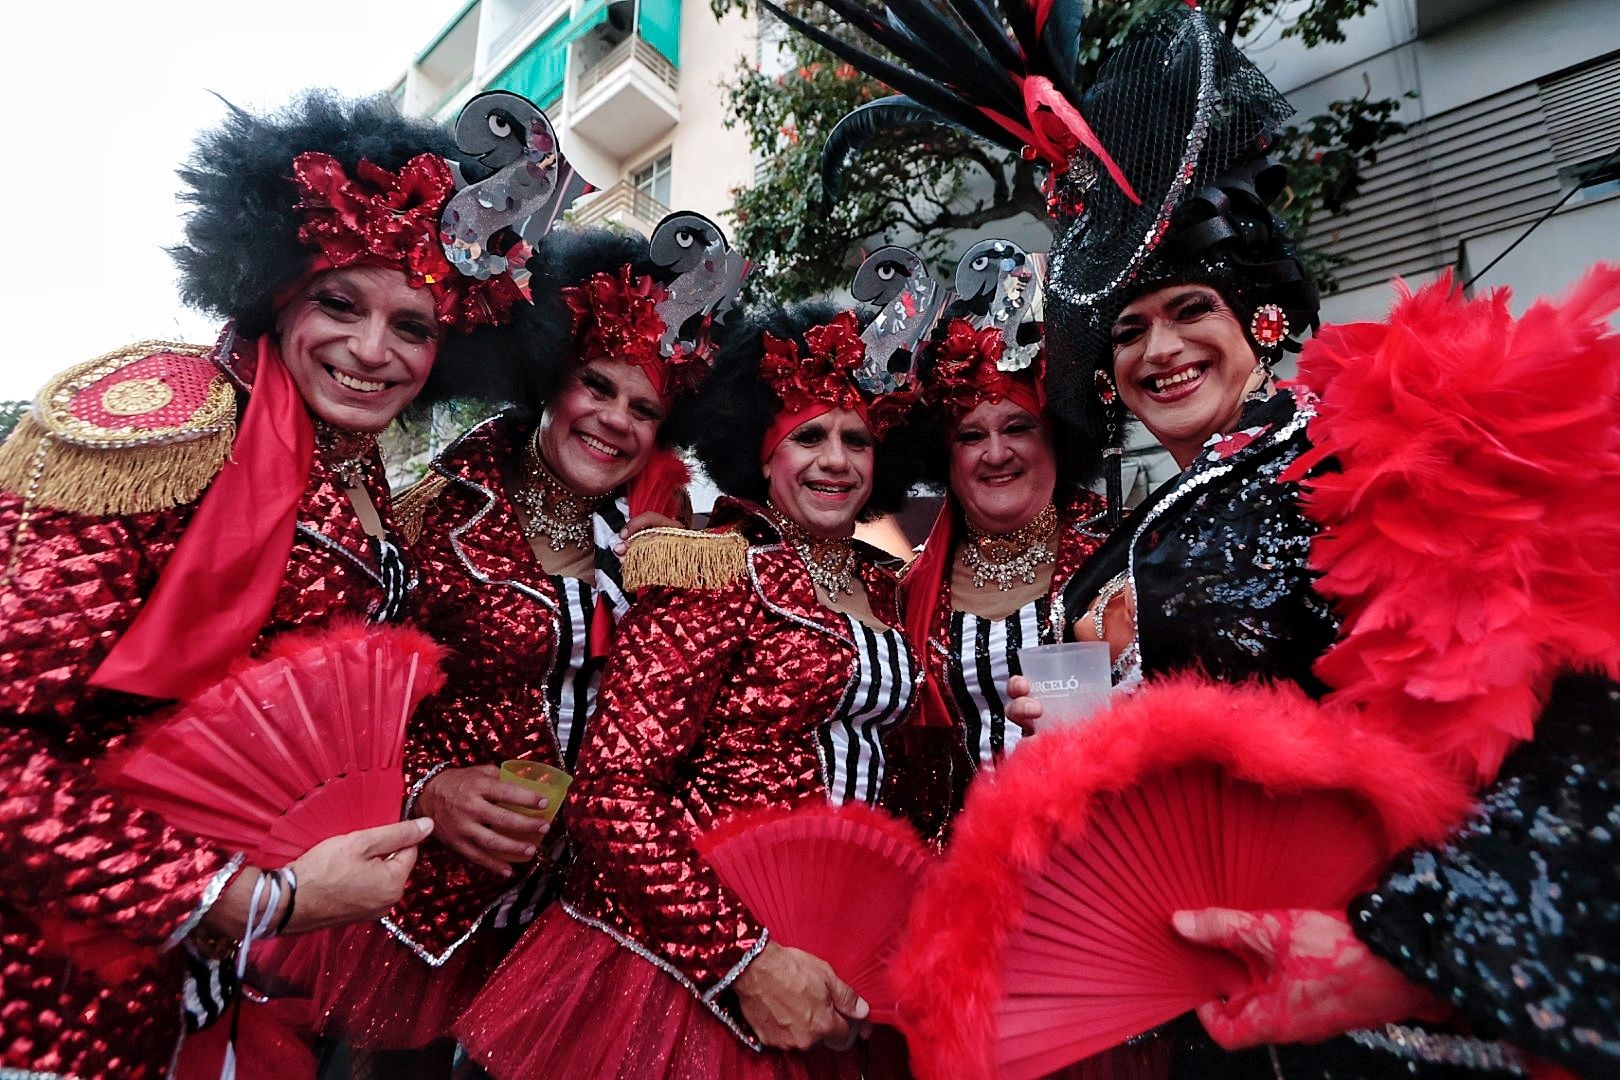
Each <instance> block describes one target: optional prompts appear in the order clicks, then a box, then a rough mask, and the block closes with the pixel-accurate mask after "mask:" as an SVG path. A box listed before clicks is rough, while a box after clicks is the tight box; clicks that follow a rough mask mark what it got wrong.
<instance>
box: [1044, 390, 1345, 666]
mask: <svg viewBox="0 0 1620 1080" xmlns="http://www.w3.org/2000/svg"><path fill="white" fill-rule="evenodd" d="M1314 415H1315V412H1314V410H1313V409H1312V404H1311V399H1310V398H1309V397H1308V396H1307V395H1306V394H1304V392H1303V391H1293V392H1290V391H1289V390H1286V389H1285V390H1283V391H1281V392H1279V393H1277V394H1274V395H1272V396H1271V397H1269V398H1265V399H1256V400H1253V401H1250V402H1249V403H1248V404H1247V405H1245V406H1244V409H1243V413H1242V416H1241V417H1240V419H1239V422H1238V423H1239V426H1238V428H1237V430H1235V431H1233V432H1231V433H1229V434H1227V435H1223V436H1221V437H1220V438H1218V439H1216V440H1214V441H1213V442H1212V443H1211V444H1210V445H1209V446H1207V447H1205V448H1204V450H1203V451H1202V452H1201V453H1200V454H1199V456H1198V457H1197V458H1196V459H1195V460H1194V461H1193V462H1192V464H1190V465H1189V466H1187V468H1186V469H1184V470H1183V471H1182V472H1181V474H1180V475H1179V476H1177V477H1176V478H1175V479H1174V480H1172V481H1170V482H1169V483H1167V484H1165V485H1164V486H1163V487H1161V488H1160V489H1159V490H1158V491H1156V492H1154V493H1153V495H1152V496H1150V497H1149V498H1148V500H1147V501H1146V502H1144V503H1143V504H1142V505H1141V506H1139V507H1137V508H1136V510H1135V511H1133V512H1132V513H1131V515H1130V516H1129V517H1127V518H1126V519H1125V521H1124V522H1123V523H1121V526H1120V528H1118V529H1117V530H1115V532H1114V534H1113V535H1112V536H1111V537H1109V539H1108V541H1107V542H1106V543H1105V544H1103V546H1102V547H1101V548H1099V549H1098V551H1097V554H1095V555H1094V556H1092V557H1091V559H1090V560H1089V561H1088V562H1087V563H1086V565H1085V566H1084V567H1082V568H1081V570H1080V573H1079V574H1077V575H1076V576H1075V578H1074V580H1073V581H1072V582H1071V583H1070V585H1069V587H1068V589H1066V590H1065V592H1064V601H1065V605H1066V606H1067V607H1068V609H1069V610H1070V611H1084V610H1085V609H1086V607H1087V606H1088V605H1089V604H1090V602H1091V600H1092V598H1093V597H1095V596H1096V595H1097V593H1098V592H1099V591H1100V590H1101V588H1102V586H1103V585H1104V584H1105V583H1106V582H1107V581H1108V579H1109V578H1111V577H1113V576H1114V575H1116V574H1118V573H1120V572H1121V571H1127V570H1128V571H1129V572H1130V575H1131V580H1132V584H1133V586H1134V588H1135V591H1136V618H1137V642H1138V647H1139V648H1140V651H1141V662H1142V670H1143V673H1144V674H1145V675H1148V676H1154V675H1163V674H1168V673H1170V672H1173V671H1182V670H1186V669H1189V668H1197V669H1200V670H1202V671H1204V672H1206V673H1207V674H1209V675H1211V676H1213V677H1215V678H1218V679H1229V680H1238V679H1246V678H1253V677H1255V676H1257V675H1258V676H1265V677H1270V678H1279V679H1289V680H1292V681H1293V682H1296V683H1298V684H1299V685H1301V686H1303V687H1305V689H1306V690H1308V691H1310V692H1311V693H1312V694H1314V695H1318V696H1319V695H1320V694H1321V693H1322V692H1323V691H1324V690H1325V687H1323V686H1322V685H1321V683H1320V682H1319V681H1318V680H1317V679H1316V677H1315V676H1314V675H1312V674H1311V665H1312V664H1314V663H1315V662H1316V660H1317V658H1318V657H1319V656H1321V655H1322V653H1323V652H1324V651H1326V649H1327V647H1328V646H1329V645H1331V644H1332V643H1333V637H1334V634H1335V633H1336V631H1337V629H1338V624H1337V622H1336V621H1335V619H1334V617H1333V613H1332V611H1331V609H1330V608H1329V607H1328V604H1327V601H1326V600H1324V599H1322V597H1320V596H1318V595H1317V594H1316V592H1315V591H1314V590H1313V589H1312V588H1311V581H1312V578H1313V575H1312V573H1311V571H1310V569H1309V567H1307V566H1306V563H1305V560H1306V556H1307V555H1309V554H1310V546H1311V538H1312V537H1313V536H1315V534H1316V527H1315V526H1314V525H1313V524H1312V523H1311V521H1310V520H1309V519H1308V518H1306V516H1305V514H1304V512H1303V511H1302V510H1301V509H1300V507H1299V501H1298V496H1299V489H1298V485H1297V484H1294V483H1289V482H1285V481H1283V480H1282V479H1281V477H1282V474H1283V472H1284V470H1286V469H1287V468H1288V467H1289V466H1290V465H1292V464H1293V463H1294V460H1295V459H1296V458H1298V457H1299V455H1300V454H1302V453H1303V452H1304V451H1305V450H1306V449H1307V447H1308V445H1309V444H1308V443H1307V441H1306V437H1305V427H1306V424H1308V423H1309V422H1310V420H1311V418H1312V417H1313V416H1314Z"/></svg>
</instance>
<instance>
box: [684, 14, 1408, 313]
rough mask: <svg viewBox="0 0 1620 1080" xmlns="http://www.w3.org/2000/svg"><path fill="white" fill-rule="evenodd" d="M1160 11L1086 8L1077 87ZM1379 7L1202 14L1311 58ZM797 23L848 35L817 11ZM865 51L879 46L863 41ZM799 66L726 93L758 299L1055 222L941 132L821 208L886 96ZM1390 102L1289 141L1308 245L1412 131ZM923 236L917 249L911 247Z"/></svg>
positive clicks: (1313, 257) (1024, 174)
mask: <svg viewBox="0 0 1620 1080" xmlns="http://www.w3.org/2000/svg"><path fill="white" fill-rule="evenodd" d="M750 2H751V0H711V7H712V8H713V10H714V12H715V14H716V15H717V16H719V15H722V14H724V13H725V12H727V11H730V10H741V11H747V10H748V8H749V4H750ZM1163 2H1164V0H1112V2H1108V0H1100V2H1098V3H1094V4H1092V5H1091V6H1090V8H1089V10H1088V11H1087V13H1086V16H1085V22H1084V23H1083V32H1082V35H1081V41H1082V43H1083V44H1082V53H1081V56H1080V82H1081V83H1082V84H1084V83H1085V82H1087V81H1089V78H1090V76H1091V74H1092V73H1094V72H1095V70H1096V69H1097V67H1098V66H1099V65H1100V64H1101V63H1102V62H1103V61H1104V60H1105V59H1106V58H1107V56H1108V54H1109V51H1110V50H1111V49H1112V48H1113V47H1114V46H1115V45H1116V44H1117V43H1118V42H1119V41H1120V40H1122V39H1123V37H1124V35H1125V34H1126V33H1127V32H1128V31H1129V30H1130V28H1131V27H1132V26H1133V25H1134V24H1135V23H1136V22H1137V21H1138V20H1140V19H1142V18H1143V17H1145V16H1146V15H1149V14H1151V13H1152V12H1154V11H1157V10H1159V9H1161V8H1162V6H1163ZM1375 2H1376V0H1310V2H1309V3H1307V4H1305V5H1303V6H1301V4H1300V3H1299V0H1205V2H1204V3H1203V4H1202V7H1203V9H1204V11H1205V12H1206V13H1207V14H1208V15H1209V17H1210V18H1211V19H1212V20H1213V21H1214V22H1215V23H1216V24H1217V25H1219V26H1220V27H1221V28H1222V30H1223V31H1224V32H1225V33H1226V35H1227V36H1228V37H1229V38H1235V37H1238V36H1241V35H1244V34H1248V33H1251V32H1253V31H1254V30H1256V29H1258V28H1261V27H1264V26H1266V25H1267V24H1269V23H1270V22H1271V21H1272V20H1274V19H1281V18H1284V17H1286V18H1287V19H1289V20H1291V21H1290V22H1289V23H1288V25H1287V27H1286V29H1285V30H1284V31H1283V36H1284V37H1298V38H1299V39H1300V40H1301V41H1303V42H1304V43H1305V45H1306V46H1307V47H1312V46H1315V45H1318V44H1321V43H1324V42H1333V41H1342V40H1344V34H1343V31H1342V29H1341V27H1342V25H1343V24H1344V23H1345V22H1347V21H1348V20H1349V19H1351V18H1354V17H1355V16H1357V15H1360V14H1361V13H1362V12H1364V11H1366V10H1367V9H1368V8H1370V7H1371V6H1373V4H1374V3H1375ZM795 10H796V11H798V12H799V13H800V14H801V15H804V16H805V17H806V18H810V19H812V20H814V21H816V22H818V23H819V24H820V25H823V26H828V27H829V28H832V29H834V30H835V32H838V25H839V24H838V23H837V22H836V20H830V19H829V17H828V16H827V14H826V11H825V9H823V8H821V7H820V6H819V5H813V6H810V7H809V8H808V9H806V7H805V6H804V5H802V4H798V5H796V6H795ZM861 44H862V47H863V48H870V43H868V42H865V41H862V42H861ZM784 45H785V48H786V50H787V55H788V56H789V57H790V58H791V62H792V65H793V66H792V67H790V69H789V70H788V71H786V72H784V73H782V74H781V75H774V74H771V75H767V74H765V73H764V72H762V71H761V70H760V69H759V68H758V66H757V65H753V64H743V65H741V66H740V67H739V68H738V70H737V72H736V73H735V75H734V76H733V78H732V80H731V81H730V82H729V83H728V84H727V86H726V94H727V96H728V100H729V105H730V113H729V116H728V119H727V121H726V122H727V125H728V126H737V125H741V126H742V127H743V128H744V130H746V131H747V132H748V136H749V141H750V143H751V145H752V147H753V150H754V153H755V154H756V155H757V156H758V157H759V159H760V161H761V162H762V164H761V167H760V169H759V172H758V176H757V180H756V182H755V183H754V184H752V185H750V186H747V187H744V188H741V189H739V190H737V191H736V192H734V202H733V206H732V210H731V215H732V218H733V221H732V231H733V232H734V234H735V238H736V242H737V246H738V247H739V248H740V249H741V250H743V251H746V252H748V253H749V255H750V257H752V258H754V259H755V260H756V261H757V262H758V263H759V264H760V269H761V271H762V272H761V273H757V274H754V275H752V276H751V278H750V288H751V289H752V290H753V291H755V292H756V293H760V294H765V295H769V296H771V297H773V298H775V299H780V300H796V299H803V298H806V297H810V296H816V295H821V294H825V293H827V292H829V291H831V290H833V289H836V288H838V287H840V286H842V285H845V284H846V283H847V282H848V279H849V275H850V271H851V268H852V266H853V265H854V263H855V262H856V252H857V251H858V250H859V248H860V247H861V246H862V245H863V244H867V245H872V244H876V243H883V242H887V241H891V240H895V239H900V238H905V239H906V240H907V241H908V242H911V243H912V244H913V246H914V247H916V248H917V249H918V252H919V254H921V255H922V256H923V257H924V258H925V259H927V260H929V261H930V262H933V263H935V264H938V262H939V261H940V260H941V259H942V258H947V257H949V256H951V255H954V254H955V252H953V251H947V250H946V248H947V246H948V245H950V244H952V243H953V241H951V240H950V239H948V238H947V237H946V235H945V234H946V232H947V231H948V230H954V229H979V228H981V227H984V226H987V225H989V224H991V223H993V222H996V221H1002V220H1005V219H1007V218H1011V217H1015V216H1017V215H1018V214H1021V213H1028V214H1031V215H1033V216H1034V217H1035V218H1036V219H1037V220H1039V221H1042V222H1043V223H1044V222H1045V221H1046V217H1045V202H1044V200H1043V198H1042V196H1041V192H1040V181H1041V174H1040V172H1039V170H1038V169H1037V168H1036V167H1035V166H1034V165H1033V164H1031V163H1030V162H1028V161H1024V160H1022V159H1021V158H1019V157H1018V156H1017V155H1015V154H1009V153H1007V152H1005V151H1003V150H1001V149H999V148H997V147H994V146H991V145H990V144H988V143H985V142H982V141H980V140H978V139H975V138H973V137H971V136H968V135H965V134H960V133H957V132H954V131H952V130H950V129H946V128H940V127H933V126H929V127H924V128H919V129H916V130H914V131H904V132H896V133H894V134H893V135H891V136H887V137H885V138H883V139H879V140H874V141H873V142H872V143H870V144H869V145H868V146H867V148H866V149H865V150H864V151H863V152H862V154H861V156H860V157H859V158H858V159H856V161H854V162H853V163H852V164H851V167H850V168H849V169H848V170H847V171H846V174H845V178H844V190H843V191H841V192H840V193H839V197H838V198H837V199H836V200H827V199H825V198H824V197H823V192H822V189H821V174H820V152H821V145H822V143H823V141H824V140H825V139H826V136H827V133H828V132H829V131H831V130H832V127H833V125H834V124H836V123H837V122H838V120H839V119H840V118H841V117H843V116H844V115H845V114H846V113H848V112H849V111H850V110H851V109H853V108H855V107H856V106H858V105H861V104H863V103H864V102H867V101H871V100H873V99H874V98H878V97H883V96H886V95H887V94H888V93H889V92H890V91H889V89H888V88H887V87H885V86H883V85H882V84H881V83H879V82H876V81H875V80H872V79H869V78H867V77H866V76H864V75H862V74H860V73H859V72H857V71H856V70H855V69H854V68H852V67H850V66H849V65H848V64H844V63H842V62H841V61H839V60H838V59H836V58H835V57H833V56H832V55H831V54H829V53H827V52H826V51H824V50H823V49H821V48H820V47H819V46H817V45H814V44H812V43H811V42H809V41H808V40H806V39H804V38H803V37H801V36H799V35H797V34H789V35H788V36H787V38H786V39H785V42H784ZM1398 104H1399V103H1398V102H1397V101H1396V100H1394V99H1381V100H1374V99H1372V98H1371V96H1370V94H1367V95H1363V96H1362V97H1360V98H1352V99H1349V100H1345V101H1336V102H1333V103H1332V104H1331V105H1330V106H1329V108H1328V111H1327V112H1325V113H1323V114H1322V115H1320V116H1314V117H1306V118H1296V123H1295V124H1294V125H1292V126H1290V127H1289V128H1288V129H1287V130H1286V131H1285V132H1284V137H1283V149H1282V153H1283V157H1284V158H1285V160H1286V161H1287V163H1288V166H1289V172H1290V190H1289V195H1288V198H1287V199H1286V200H1285V203H1284V205H1282V206H1281V207H1279V211H1280V212H1281V213H1282V215H1283V216H1284V217H1285V218H1287V219H1288V220H1289V222H1290V224H1291V225H1292V226H1293V227H1294V229H1295V235H1296V236H1300V237H1303V236H1304V235H1306V233H1305V230H1306V229H1307V228H1308V227H1309V225H1310V224H1311V222H1312V221H1313V220H1314V219H1315V218H1316V217H1317V216H1318V215H1319V214H1322V213H1329V214H1332V213H1336V212H1338V211H1339V210H1340V209H1342V208H1343V206H1344V205H1345V204H1346V203H1347V202H1348V201H1349V200H1350V199H1352V198H1354V197H1355V195H1356V193H1357V191H1358V190H1359V188H1360V185H1361V179H1362V170H1363V169H1364V168H1365V167H1366V166H1367V165H1370V164H1372V163H1373V162H1375V161H1376V160H1377V147H1378V145H1379V143H1381V142H1382V141H1383V140H1385V139H1388V138H1390V137H1391V136H1393V135H1396V134H1399V133H1400V132H1401V131H1403V130H1405V125H1404V124H1402V123H1400V122H1399V121H1397V120H1395V119H1394V114H1395V112H1396V110H1397V108H1398ZM917 237H920V238H921V239H920V240H918V239H914V238H917ZM1304 255H1305V260H1306V262H1307V264H1308V266H1309V267H1310V269H1311V270H1312V272H1313V273H1315V274H1316V275H1317V277H1318V280H1320V281H1322V282H1323V283H1324V285H1326V286H1327V287H1329V288H1331V285H1332V269H1333V267H1334V266H1335V265H1337V264H1338V263H1339V261H1340V260H1338V259H1336V258H1335V257H1334V256H1332V255H1331V254H1329V253H1327V252H1324V251H1319V250H1318V251H1306V252H1304Z"/></svg>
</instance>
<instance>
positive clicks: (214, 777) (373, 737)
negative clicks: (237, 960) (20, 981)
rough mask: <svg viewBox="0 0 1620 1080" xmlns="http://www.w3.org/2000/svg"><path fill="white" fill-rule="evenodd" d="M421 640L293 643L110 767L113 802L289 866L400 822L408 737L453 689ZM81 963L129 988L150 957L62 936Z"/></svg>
mask: <svg viewBox="0 0 1620 1080" xmlns="http://www.w3.org/2000/svg"><path fill="white" fill-rule="evenodd" d="M440 654H441V650H440V649H439V648H438V646H436V645H434V644H433V642H432V641H431V640H430V639H428V638H427V637H426V636H425V635H423V634H421V633H418V632H416V631H414V630H407V629H400V628H389V627H380V628H379V627H363V626H347V627H341V628H337V629H332V630H327V631H322V632H319V633H314V634H307V635H305V634H300V635H296V636H291V637H289V638H288V639H286V640H285V641H283V642H281V643H279V644H278V645H277V646H276V647H275V648H274V649H273V650H272V651H271V652H270V653H269V654H268V655H267V656H265V657H262V658H260V659H257V660H254V661H251V662H248V663H245V664H243V665H242V666H241V667H239V668H238V669H237V670H235V671H233V672H232V673H231V674H230V675H228V676H226V677H225V678H224V679H223V680H221V681H220V682H219V683H217V684H215V685H214V686H212V687H210V688H209V689H208V690H205V691H204V692H203V693H201V694H200V695H198V696H197V697H196V698H194V699H192V700H191V701H189V702H187V703H186V704H184V705H182V706H180V708H179V709H178V711H176V712H174V713H173V714H171V715H170V716H169V717H167V718H166V719H164V720H162V721H160V722H158V723H157V724H156V725H155V726H154V727H152V728H151V729H150V730H149V731H147V732H145V733H143V734H141V735H140V736H139V737H138V738H137V740H136V741H135V743H134V745H133V746H132V747H131V748H130V749H129V750H128V751H127V752H125V753H123V754H119V755H116V756H114V757H113V758H111V759H109V761H108V762H107V763H106V765H105V766H104V769H103V774H102V780H103V782H104V783H105V784H106V786H107V787H108V788H109V789H110V790H111V791H113V792H115V793H118V794H121V795H123V796H125V797H127V798H128V799H129V800H130V801H131V802H134V803H135V804H137V805H139V806H141V807H142V808H144V809H147V810H151V811H154V812H156V813H158V814H160V815H161V816H162V817H163V818H164V820H165V821H166V822H168V824H169V825H171V826H172V827H174V828H175V829H178V830H181V831H183V832H187V833H191V834H194V835H196V836H198V837H200V838H202V839H204V840H207V841H210V842H212V843H215V844H218V845H220V846H223V847H228V848H232V849H237V850H241V851H242V852H244V853H245V856H246V860H247V862H248V864H249V865H257V866H280V865H282V864H284V863H287V862H290V861H292V860H293V859H295V858H297V857H298V856H299V855H302V854H303V853H304V852H305V851H307V850H309V849H310V848H311V847H313V846H315V845H316V844H318V843H320V842H321V841H322V840H325V839H327V838H329V837H333V836H338V835H340V834H342V833H346V832H352V831H354V830H356V829H364V828H369V827H371V826H374V825H385V824H387V823H389V822H391V821H396V820H398V818H399V812H400V805H401V803H402V801H403V796H404V784H405V782H404V770H403V764H404V761H403V755H404V743H405V725H406V722H407V720H408V719H409V717H410V715H411V712H412V710H413V709H415V707H416V705H417V704H418V703H419V702H420V701H421V700H422V699H423V698H424V697H426V696H427V695H428V694H430V693H432V692H433V691H434V690H435V689H437V688H438V686H439V685H440V684H441V683H442V682H443V676H442V675H441V674H440V673H439V669H438V657H439V656H440ZM50 931H51V933H52V937H53V939H54V940H55V941H56V942H57V944H58V945H59V946H61V947H62V948H64V949H66V950H68V951H70V953H71V955H72V956H73V957H74V959H75V961H76V962H78V963H81V964H83V965H85V966H87V967H92V968H94V969H96V970H98V971H100V972H102V973H103V976H104V977H106V978H112V979H116V978H120V977H124V976H127V975H129V974H132V973H133V972H134V971H135V970H138V969H139V965H140V962H141V961H143V960H144V959H145V957H146V956H148V955H149V951H148V950H144V949H139V948H138V947H137V946H135V945H133V944H131V943H130V942H129V941H128V939H126V938H124V937H122V936H121V935H118V934H116V933H113V932H111V931H103V930H101V929H100V928H99V927H93V926H89V925H86V924H80V923H72V922H68V921H65V920H64V921H61V922H60V923H58V924H56V925H53V926H52V927H51V928H50Z"/></svg>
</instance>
